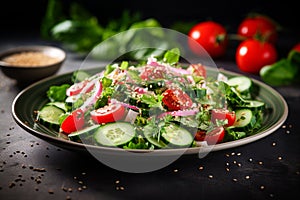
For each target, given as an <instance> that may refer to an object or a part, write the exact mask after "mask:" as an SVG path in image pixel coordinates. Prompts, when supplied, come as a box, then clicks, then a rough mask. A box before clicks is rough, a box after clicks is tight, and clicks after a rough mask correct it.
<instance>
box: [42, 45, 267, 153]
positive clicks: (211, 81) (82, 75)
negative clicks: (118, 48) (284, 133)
mask: <svg viewBox="0 0 300 200" xmlns="http://www.w3.org/2000/svg"><path fill="white" fill-rule="evenodd" d="M179 54H180V52H179V49H176V48H175V49H171V50H169V51H166V52H165V54H164V56H163V57H162V58H158V57H154V56H151V57H149V58H148V60H147V61H146V62H144V63H139V64H131V63H130V62H128V61H122V62H120V63H113V64H109V65H107V66H106V68H105V70H104V71H101V72H99V73H96V74H90V73H89V72H88V71H83V70H78V71H76V72H74V75H73V76H72V81H73V84H71V85H70V84H67V83H66V84H62V85H53V86H51V87H50V88H49V90H48V91H47V96H48V98H49V102H48V103H47V104H46V105H44V106H43V107H42V108H41V109H40V110H39V111H38V115H37V121H38V123H41V124H42V125H44V126H46V127H48V128H50V129H53V130H56V131H57V132H59V134H62V135H64V136H66V138H67V139H68V140H72V141H76V142H82V143H85V144H92V145H98V146H106V147H120V148H124V149H162V148H187V147H196V146H200V145H214V144H217V143H223V142H228V141H232V140H238V139H241V138H244V137H247V136H249V135H252V134H255V133H256V131H257V129H259V128H260V127H261V125H262V119H263V113H264V108H265V103H264V102H262V101H260V100H257V97H256V96H255V94H256V93H255V89H256V87H255V84H254V83H253V82H252V80H251V79H249V78H248V77H245V76H233V77H227V76H225V75H224V74H221V73H219V74H218V76H216V78H213V77H210V76H208V74H207V69H206V68H207V67H206V66H204V65H202V64H200V63H198V64H184V63H180V62H179V59H180V55H179ZM74 77H75V78H74Z"/></svg>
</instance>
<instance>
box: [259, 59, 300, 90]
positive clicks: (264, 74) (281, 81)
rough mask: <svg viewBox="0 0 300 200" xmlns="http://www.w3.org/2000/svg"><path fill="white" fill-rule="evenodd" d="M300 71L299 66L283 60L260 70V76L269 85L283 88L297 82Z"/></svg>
mask: <svg viewBox="0 0 300 200" xmlns="http://www.w3.org/2000/svg"><path fill="white" fill-rule="evenodd" d="M299 70H300V68H299V66H297V65H295V64H294V63H292V62H290V60H288V59H285V58H283V59H281V60H279V61H278V62H275V63H274V64H272V65H267V66H264V67H263V68H262V69H261V70H260V76H261V78H262V80H263V81H264V82H266V83H267V84H270V85H272V86H283V85H289V84H292V83H293V82H294V81H295V80H296V77H297V74H298V73H299Z"/></svg>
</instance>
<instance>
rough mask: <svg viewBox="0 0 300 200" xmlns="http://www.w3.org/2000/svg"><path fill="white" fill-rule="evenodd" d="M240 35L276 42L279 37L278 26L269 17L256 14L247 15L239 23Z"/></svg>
mask: <svg viewBox="0 0 300 200" xmlns="http://www.w3.org/2000/svg"><path fill="white" fill-rule="evenodd" d="M237 33H238V35H240V36H242V37H246V38H256V39H259V40H261V41H268V42H271V43H275V42H276V41H277V38H278V33H277V26H276V24H275V23H274V22H273V21H272V20H271V19H270V18H268V17H266V16H262V15H256V16H252V17H246V18H245V19H244V20H243V21H242V22H241V23H240V25H239V27H238V31H237Z"/></svg>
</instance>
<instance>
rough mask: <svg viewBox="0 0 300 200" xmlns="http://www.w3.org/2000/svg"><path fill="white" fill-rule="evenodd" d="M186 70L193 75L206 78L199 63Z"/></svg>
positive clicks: (204, 71)
mask: <svg viewBox="0 0 300 200" xmlns="http://www.w3.org/2000/svg"><path fill="white" fill-rule="evenodd" d="M187 70H188V71H190V72H192V74H194V75H197V76H203V77H206V69H205V68H204V65H202V64H200V63H199V64H191V65H190V66H189V67H188V69H187Z"/></svg>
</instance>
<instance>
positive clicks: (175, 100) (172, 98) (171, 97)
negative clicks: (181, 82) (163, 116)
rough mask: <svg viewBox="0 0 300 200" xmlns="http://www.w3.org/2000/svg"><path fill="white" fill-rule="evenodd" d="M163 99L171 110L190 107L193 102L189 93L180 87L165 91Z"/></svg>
mask: <svg viewBox="0 0 300 200" xmlns="http://www.w3.org/2000/svg"><path fill="white" fill-rule="evenodd" d="M162 101H163V103H164V104H165V105H166V106H167V108H168V110H169V111H175V110H184V109H188V108H191V107H192V104H193V101H192V99H191V98H190V97H189V95H187V94H186V93H185V92H184V91H182V90H180V89H167V90H166V91H164V92H163V99H162Z"/></svg>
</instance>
